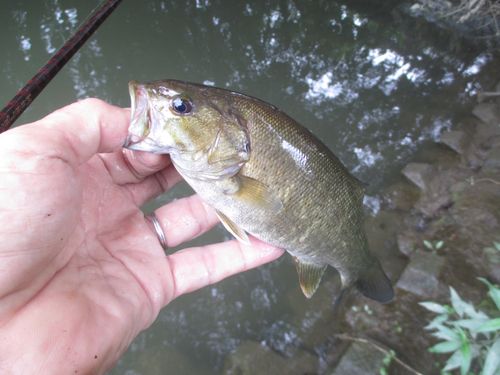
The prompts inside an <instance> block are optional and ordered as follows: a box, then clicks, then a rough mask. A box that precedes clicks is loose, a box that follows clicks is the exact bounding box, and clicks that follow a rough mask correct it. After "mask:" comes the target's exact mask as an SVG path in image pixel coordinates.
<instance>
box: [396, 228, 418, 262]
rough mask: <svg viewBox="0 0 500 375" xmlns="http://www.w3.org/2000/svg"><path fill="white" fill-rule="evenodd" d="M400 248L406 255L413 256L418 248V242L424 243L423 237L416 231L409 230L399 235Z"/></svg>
mask: <svg viewBox="0 0 500 375" xmlns="http://www.w3.org/2000/svg"><path fill="white" fill-rule="evenodd" d="M397 241H398V248H399V251H401V252H402V253H403V254H404V255H406V256H408V257H409V256H411V254H412V253H413V252H414V251H415V249H416V248H417V244H420V243H422V241H421V239H420V238H418V236H417V234H416V233H415V232H414V231H411V230H408V231H405V232H404V233H403V234H400V235H399V236H398V240H397Z"/></svg>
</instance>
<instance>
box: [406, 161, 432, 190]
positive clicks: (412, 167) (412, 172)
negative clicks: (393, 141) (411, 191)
mask: <svg viewBox="0 0 500 375" xmlns="http://www.w3.org/2000/svg"><path fill="white" fill-rule="evenodd" d="M433 172H434V168H433V167H432V166H431V165H429V164H425V163H410V164H408V165H407V166H406V167H405V168H404V169H403V170H402V171H401V173H403V175H404V176H405V177H406V178H408V179H409V180H410V181H411V182H413V183H414V184H415V185H417V186H418V187H419V188H420V189H422V190H424V191H425V190H426V189H427V187H428V186H429V183H430V180H431V179H432V175H433Z"/></svg>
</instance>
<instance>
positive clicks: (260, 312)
mask: <svg viewBox="0 0 500 375" xmlns="http://www.w3.org/2000/svg"><path fill="white" fill-rule="evenodd" d="M4 3H5V4H4V5H3V8H2V12H1V13H0V20H1V22H0V33H1V34H2V35H1V36H2V37H1V38H0V46H1V49H0V50H1V51H2V54H1V57H0V73H1V77H2V90H1V92H0V103H4V104H6V103H7V102H8V101H10V99H11V98H12V97H13V96H14V95H15V94H16V93H17V91H18V90H19V89H20V88H22V87H23V86H24V84H25V83H26V82H28V81H29V80H30V79H31V78H32V76H33V75H34V74H35V73H36V72H37V71H38V69H39V68H40V67H41V66H42V65H43V64H44V63H45V62H46V61H47V60H49V58H50V57H51V56H52V55H53V54H54V53H55V52H56V51H57V49H58V48H59V47H60V46H61V45H62V44H63V43H64V42H65V41H66V40H67V39H69V38H70V37H71V36H72V34H73V33H74V32H75V31H76V29H77V28H78V26H79V25H80V24H81V23H82V22H83V21H84V20H85V19H86V18H87V17H88V16H89V14H91V13H92V11H93V8H94V7H96V6H99V5H100V4H99V3H97V2H96V1H85V2H83V1H76V0H71V1H70V0H67V1H63V0H60V1H58V0H38V1H36V2H35V1H16V2H13V1H9V2H4ZM398 3H399V2H398ZM346 4H347V5H346ZM398 14H399V19H401V17H403V21H401V20H400V23H399V24H398V23H397V22H395V21H394V19H396V18H398V17H395V15H394V9H393V8H391V6H390V5H387V4H386V5H385V7H384V6H382V5H374V4H373V3H370V2H366V3H365V4H364V3H363V2H361V1H357V2H344V3H343V2H337V1H298V0H264V1H256V2H243V1H234V0H188V1H175V0H171V1H159V0H148V1H132V0H125V1H123V3H122V4H121V5H120V6H119V7H118V8H117V10H116V11H115V12H114V13H113V14H112V15H111V17H110V18H109V19H108V20H107V21H106V22H105V23H104V24H103V25H102V26H101V28H100V29H99V30H98V32H97V33H96V34H95V35H94V36H93V37H92V38H91V39H90V40H89V41H88V42H87V43H86V44H85V45H84V46H83V47H82V49H81V51H80V52H79V53H78V54H77V55H75V57H73V59H72V60H71V61H70V62H69V63H68V64H67V65H66V67H65V68H64V69H63V70H62V71H61V72H60V73H59V75H58V76H57V77H56V78H55V79H54V80H53V82H52V83H50V85H49V86H48V87H47V89H46V90H45V91H44V92H43V93H42V94H41V95H40V96H39V97H38V98H37V99H36V100H35V102H34V103H33V104H32V105H31V107H30V108H29V109H28V110H27V112H26V113H25V114H24V115H23V116H22V117H21V118H20V119H19V120H18V124H23V123H27V122H31V121H35V120H37V119H39V118H41V117H43V116H45V115H46V114H48V113H50V112H52V111H54V110H55V109H57V108H60V107H62V106H64V105H66V104H69V103H72V102H74V101H77V100H81V99H84V98H87V97H98V98H101V99H103V100H105V101H107V102H109V103H112V104H114V105H118V106H123V107H126V106H129V105H130V99H129V96H128V89H127V84H128V82H129V81H130V80H138V81H140V82H145V81H149V80H157V79H162V78H174V79H181V80H188V81H193V82H198V83H205V84H207V85H215V86H219V87H223V88H228V89H231V90H235V91H240V92H244V93H246V94H249V95H252V96H255V97H257V98H260V99H262V100H264V101H267V102H270V103H272V104H274V105H275V106H277V107H279V108H281V109H282V110H284V111H285V112H287V113H288V114H289V115H291V116H292V117H293V118H295V119H296V120H298V121H299V122H300V123H302V124H303V125H305V126H306V127H308V128H309V129H311V130H312V131H313V132H314V133H315V134H316V135H317V136H318V137H319V138H320V139H322V140H323V141H324V143H325V144H326V145H327V146H328V147H330V148H331V149H332V150H333V151H334V152H335V153H336V155H337V156H338V157H339V158H340V159H341V160H342V161H343V162H344V164H345V165H346V166H347V167H348V168H349V169H350V170H351V171H352V172H353V173H354V174H355V175H356V176H357V177H358V178H359V179H361V180H363V181H367V182H369V183H370V186H369V188H368V190H367V198H366V200H365V204H366V208H367V213H368V214H369V215H370V214H374V213H376V212H377V210H378V209H379V206H380V195H381V191H382V190H383V189H384V188H385V187H387V186H389V185H390V184H392V183H393V182H395V181H397V179H398V178H399V171H400V170H401V169H402V168H403V167H404V165H405V164H406V163H408V161H409V160H411V158H412V157H413V156H414V155H415V154H416V153H417V152H418V151H419V150H421V149H422V148H425V147H427V146H428V145H430V144H432V143H434V142H435V141H437V140H438V139H439V136H440V133H441V132H442V131H444V130H447V129H450V128H451V126H452V125H453V124H454V122H456V121H457V120H456V118H457V116H459V115H460V114H461V113H465V112H467V111H470V108H471V106H472V104H473V103H474V100H475V99H474V95H475V93H476V92H477V91H478V90H483V89H485V88H486V89H491V88H490V87H484V86H487V85H488V82H486V83H483V81H482V80H481V79H480V78H479V77H480V74H481V71H482V69H484V67H487V66H488V64H491V63H492V62H491V59H492V57H491V56H490V55H489V54H488V53H486V52H482V48H481V47H480V46H478V45H477V44H474V43H470V44H467V43H465V44H460V46H462V47H460V48H459V47H456V48H455V47H451V46H449V48H448V49H446V48H443V45H448V43H447V41H446V40H443V38H446V37H447V35H448V34H446V32H443V31H442V30H438V29H437V28H435V27H434V28H431V30H437V31H436V32H435V34H432V32H426V33H421V32H419V30H417V29H416V30H414V32H413V30H411V28H410V27H409V25H416V23H414V24H412V23H411V22H413V21H412V20H413V19H411V18H409V17H408V16H405V15H404V13H402V12H401V11H399V13H398ZM404 17H407V19H406V21H405V19H404ZM408 22H409V23H410V24H408ZM417 34H418V35H417ZM420 34H421V35H425V36H426V37H427V38H428V39H422V37H420V38H419V35H420ZM450 45H451V44H450ZM457 45H458V44H457ZM463 46H465V47H463ZM0 105H1V104H0ZM40 141H43V140H40ZM189 194H191V190H190V188H189V187H188V186H186V185H185V184H181V185H179V186H177V187H175V188H174V189H173V190H172V191H170V192H167V193H166V194H164V195H163V196H162V197H160V198H158V199H156V200H155V201H153V202H151V203H149V204H148V205H147V206H146V207H144V210H145V211H147V212H149V211H151V210H153V209H154V208H155V207H159V206H161V205H163V204H165V203H167V202H169V201H171V200H173V199H176V198H179V197H182V196H186V195H189ZM230 238H231V237H230V236H229V235H228V234H227V232H226V231H225V230H224V229H223V228H222V227H221V226H218V227H216V228H215V229H214V230H212V231H211V232H209V233H208V234H206V235H204V236H202V237H200V238H198V239H196V240H194V241H192V242H191V243H189V244H188V245H184V246H189V245H204V244H208V243H215V242H219V241H224V240H228V239H230ZM172 251H175V249H174V250H172ZM328 272H329V276H327V277H330V278H331V279H335V278H336V277H337V276H336V274H335V271H333V270H331V269H330V270H329V271H328ZM298 288H299V286H298V282H297V276H296V271H295V267H294V266H293V262H292V261H291V259H290V257H289V256H284V257H282V258H281V259H279V260H277V261H275V262H273V263H272V264H268V265H265V266H263V267H260V268H259V269H256V270H253V271H250V272H247V273H245V274H241V275H237V276H234V277H231V278H229V279H227V280H225V281H223V282H221V283H219V284H216V285H213V286H210V287H206V288H204V289H202V290H199V291H197V292H194V293H191V294H189V295H185V296H182V297H180V298H178V299H177V300H175V301H174V302H173V303H172V304H171V305H169V306H167V307H166V308H164V309H163V310H162V312H161V313H160V316H159V317H158V319H157V321H156V322H155V323H154V324H153V326H152V327H151V328H149V329H148V330H146V331H145V332H143V333H141V334H140V335H139V336H138V337H137V339H136V340H135V341H134V342H133V344H132V346H131V347H130V349H129V350H128V351H127V352H126V354H125V355H124V357H123V358H122V359H121V360H120V361H119V362H118V364H117V366H116V367H115V368H114V369H113V370H111V371H110V372H109V374H128V375H132V374H180V373H192V374H219V373H220V372H221V370H222V367H223V363H224V358H225V356H226V355H227V354H228V353H229V352H231V351H232V350H234V349H235V348H237V347H238V345H240V344H241V343H243V342H244V341H245V340H255V341H259V342H266V343H267V344H269V345H271V346H272V347H274V348H276V349H280V348H284V347H286V346H287V345H294V343H295V342H297V341H300V333H301V332H303V331H304V327H305V325H306V323H307V322H305V321H301V320H298V319H296V317H294V315H293V308H290V305H293V304H295V303H296V304H301V305H303V304H307V303H308V301H307V300H305V299H297V300H295V301H293V300H292V301H290V295H293V296H299V294H297V293H296V292H297V290H298ZM333 299H334V296H333V295H332V302H333ZM311 313H313V311H312V312H311Z"/></svg>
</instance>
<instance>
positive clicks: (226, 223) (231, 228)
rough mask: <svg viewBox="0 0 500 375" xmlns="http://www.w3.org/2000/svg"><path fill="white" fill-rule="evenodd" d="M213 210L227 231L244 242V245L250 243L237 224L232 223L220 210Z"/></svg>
mask: <svg viewBox="0 0 500 375" xmlns="http://www.w3.org/2000/svg"><path fill="white" fill-rule="evenodd" d="M214 211H215V213H216V214H217V216H218V217H219V219H220V221H221V223H222V224H223V225H224V227H225V228H226V229H227V230H228V232H229V233H231V234H232V235H233V236H234V237H235V238H236V239H237V240H238V241H240V242H241V243H244V244H245V245H250V240H249V239H248V236H247V234H246V233H245V231H244V230H243V229H241V228H240V227H239V226H237V225H236V224H235V223H233V222H232V221H231V220H230V219H229V218H228V217H227V216H226V215H224V214H223V213H222V212H220V211H218V210H216V209H214Z"/></svg>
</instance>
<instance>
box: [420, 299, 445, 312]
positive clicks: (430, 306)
mask: <svg viewBox="0 0 500 375" xmlns="http://www.w3.org/2000/svg"><path fill="white" fill-rule="evenodd" d="M419 305H421V306H423V307H425V308H426V309H427V310H430V311H432V312H435V313H437V314H449V313H450V311H449V310H448V309H447V308H446V307H445V306H443V305H440V304H439V303H436V302H419Z"/></svg>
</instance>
